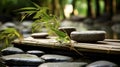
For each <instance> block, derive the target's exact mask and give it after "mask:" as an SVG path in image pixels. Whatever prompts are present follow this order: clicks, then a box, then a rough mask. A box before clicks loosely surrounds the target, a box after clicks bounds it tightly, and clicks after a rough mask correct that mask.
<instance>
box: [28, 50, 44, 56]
mask: <svg viewBox="0 0 120 67" xmlns="http://www.w3.org/2000/svg"><path fill="white" fill-rule="evenodd" d="M27 53H28V54H33V55H37V56H38V57H40V56H42V55H43V54H45V52H43V51H39V50H30V51H27Z"/></svg>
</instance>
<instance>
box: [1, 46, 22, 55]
mask: <svg viewBox="0 0 120 67" xmlns="http://www.w3.org/2000/svg"><path fill="white" fill-rule="evenodd" d="M21 53H24V51H23V50H22V49H20V48H16V47H7V48H5V49H3V50H1V54H2V55H11V54H21Z"/></svg>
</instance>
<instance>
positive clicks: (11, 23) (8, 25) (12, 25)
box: [3, 22, 16, 28]
mask: <svg viewBox="0 0 120 67" xmlns="http://www.w3.org/2000/svg"><path fill="white" fill-rule="evenodd" d="M3 26H5V27H9V28H16V25H15V24H14V23H13V22H6V23H5V24H4V25H3Z"/></svg>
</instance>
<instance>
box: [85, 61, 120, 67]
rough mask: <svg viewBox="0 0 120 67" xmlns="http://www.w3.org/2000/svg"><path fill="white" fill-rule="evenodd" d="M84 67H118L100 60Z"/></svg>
mask: <svg viewBox="0 0 120 67" xmlns="http://www.w3.org/2000/svg"><path fill="white" fill-rule="evenodd" d="M86 67H118V66H117V65H116V64H115V63H112V62H109V61H103V60H101V61H96V62H93V63H91V64H88V65H87V66H86Z"/></svg>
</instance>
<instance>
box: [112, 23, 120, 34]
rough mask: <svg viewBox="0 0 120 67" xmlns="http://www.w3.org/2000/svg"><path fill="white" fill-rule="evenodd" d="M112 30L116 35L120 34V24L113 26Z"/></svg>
mask: <svg viewBox="0 0 120 67" xmlns="http://www.w3.org/2000/svg"><path fill="white" fill-rule="evenodd" d="M112 30H113V31H114V32H115V33H120V23H116V24H114V25H113V26H112Z"/></svg>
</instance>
